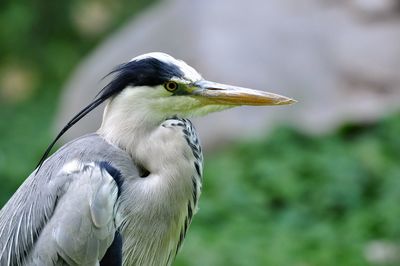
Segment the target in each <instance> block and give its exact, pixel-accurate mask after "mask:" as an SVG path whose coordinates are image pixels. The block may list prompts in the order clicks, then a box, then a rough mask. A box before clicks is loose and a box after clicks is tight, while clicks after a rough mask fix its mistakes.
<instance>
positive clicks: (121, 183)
mask: <svg viewBox="0 0 400 266" xmlns="http://www.w3.org/2000/svg"><path fill="white" fill-rule="evenodd" d="M111 74H112V75H114V78H113V79H112V80H111V82H110V83H109V84H108V85H106V86H105V87H104V88H103V89H102V90H101V91H100V93H99V95H98V96H97V97H96V98H95V99H94V100H93V102H91V103H90V104H89V105H88V106H86V107H85V108H83V109H82V110H81V111H80V112H78V113H77V115H75V116H74V117H73V118H72V119H71V120H70V121H69V122H68V123H67V125H66V126H65V127H64V128H63V129H62V130H61V132H60V133H59V134H58V135H57V136H56V138H55V140H54V141H53V142H52V143H51V144H50V146H49V147H48V148H47V150H46V151H45V153H44V156H43V157H42V160H41V161H40V163H39V166H38V168H37V169H36V170H35V171H34V172H33V173H32V174H31V175H30V176H29V177H28V179H27V180H26V181H25V182H24V183H23V184H22V185H21V187H20V188H19V189H18V191H17V192H16V193H15V194H14V195H13V196H12V198H11V199H10V200H9V201H8V203H7V204H6V205H5V206H4V207H3V208H2V209H1V210H0V266H14V265H46V266H47V265H49V266H50V265H88V266H90V265H99V264H100V265H101V266H103V265H110V264H111V265H120V264H122V263H123V264H124V265H144V266H152V265H155V266H159V265H171V264H172V262H173V260H174V258H175V256H176V254H177V252H178V250H179V248H180V246H181V244H182V241H183V239H184V238H185V235H186V232H187V230H188V227H189V225H190V223H191V220H192V216H193V215H194V213H195V212H196V209H197V203H198V200H199V196H200V192H201V185H202V178H201V176H202V167H203V166H202V163H203V156H202V152H201V147H200V144H199V141H198V138H197V135H196V131H195V130H194V128H193V126H192V124H191V122H190V121H189V120H187V119H184V118H185V117H192V116H200V115H205V114H207V113H210V112H215V111H220V110H224V109H227V108H231V107H234V106H238V105H244V104H247V105H281V104H289V103H293V102H294V101H293V100H292V99H289V98H286V97H284V96H280V95H276V94H272V93H267V92H262V91H255V90H251V89H247V88H241V87H235V86H229V85H224V84H219V83H215V82H210V81H206V80H204V79H203V78H202V77H201V75H200V74H199V73H198V72H197V71H196V70H194V69H193V68H192V67H190V66H188V65H187V64H186V63H185V62H183V61H181V60H176V59H175V58H173V57H171V56H169V55H167V54H163V53H149V54H144V55H141V56H138V57H135V58H133V59H132V60H131V61H130V62H128V63H124V64H122V65H120V66H118V67H117V68H116V69H115V70H114V71H113V72H111ZM105 101H107V105H106V108H105V110H104V115H103V121H102V124H101V126H100V128H99V130H98V131H97V133H95V134H91V135H86V136H84V137H81V138H79V139H76V140H74V141H72V142H70V143H68V144H66V145H65V146H63V147H62V148H61V149H59V150H58V151H57V152H56V153H54V154H53V155H52V156H51V157H50V158H48V159H47V160H46V161H44V159H45V158H46V157H47V155H48V154H49V152H50V150H51V148H52V146H53V145H54V143H55V142H56V141H57V139H59V138H60V136H62V134H64V132H65V131H67V130H68V129H69V128H70V127H71V126H73V125H74V124H75V123H76V122H78V121H79V120H80V119H81V118H82V117H84V116H85V115H86V114H88V113H89V112H90V111H91V110H93V109H94V108H96V107H97V106H99V105H100V104H101V103H103V102H105ZM171 117H172V118H171ZM43 161H44V162H43Z"/></svg>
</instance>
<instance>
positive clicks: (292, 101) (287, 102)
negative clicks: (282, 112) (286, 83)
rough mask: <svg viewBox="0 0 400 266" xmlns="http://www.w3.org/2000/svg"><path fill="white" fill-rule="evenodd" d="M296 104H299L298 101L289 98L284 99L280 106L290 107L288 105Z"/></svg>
mask: <svg viewBox="0 0 400 266" xmlns="http://www.w3.org/2000/svg"><path fill="white" fill-rule="evenodd" d="M294 103H297V100H295V99H292V98H288V97H283V98H282V99H281V100H280V101H279V103H278V105H288V104H294Z"/></svg>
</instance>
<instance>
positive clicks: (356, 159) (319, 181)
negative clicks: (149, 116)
mask: <svg viewBox="0 0 400 266" xmlns="http://www.w3.org/2000/svg"><path fill="white" fill-rule="evenodd" d="M0 23H1V24H0V25H2V27H0V59H1V60H0V183H1V186H0V206H1V205H2V204H4V203H5V202H6V201H7V199H8V198H9V197H10V196H11V195H12V193H13V192H14V191H15V190H16V189H17V187H18V186H19V184H20V183H21V182H23V180H24V179H25V178H26V176H27V175H28V174H29V173H30V172H31V171H32V169H34V167H35V165H36V163H37V161H38V159H39V158H40V157H41V154H42V152H43V151H44V149H45V147H46V145H47V144H48V143H49V142H50V140H51V138H52V137H53V136H54V135H55V132H56V130H57V129H59V128H60V127H61V126H62V125H64V124H65V123H66V121H68V120H69V118H70V117H72V115H73V114H75V113H76V112H77V111H78V110H80V109H81V108H82V107H83V106H85V105H86V104H87V103H88V102H89V101H90V100H91V99H92V98H93V97H94V95H95V94H96V93H97V91H99V90H100V89H101V88H102V86H104V84H106V82H107V80H103V81H102V80H101V77H103V76H104V75H106V74H107V73H108V72H109V71H110V70H111V69H112V68H113V66H115V65H117V64H119V63H121V62H124V61H127V60H129V59H130V58H132V57H134V56H136V55H138V54H141V53H144V52H149V51H164V52H167V53H170V54H172V55H173V56H175V57H177V58H181V59H183V60H185V61H186V62H188V63H189V64H190V65H192V66H194V67H195V68H196V69H197V70H199V71H200V72H201V73H202V74H203V76H204V77H206V78H207V79H211V80H215V81H219V82H224V83H228V84H229V83H231V84H235V85H241V86H248V87H252V88H256V89H265V90H268V91H273V92H277V93H281V94H284V95H287V96H291V97H294V98H296V99H297V100H299V103H298V104H296V105H293V106H290V107H273V108H272V107H271V108H244V107H243V108H238V109H235V110H229V111H225V112H221V113H217V114H212V115H210V116H209V117H206V118H199V119H196V121H195V123H196V125H197V128H198V130H199V131H200V136H201V138H202V142H203V144H204V145H205V146H206V147H207V151H209V152H208V154H207V155H206V159H207V160H206V163H205V186H204V193H203V197H202V201H201V203H200V212H199V214H198V215H197V217H196V219H195V220H194V223H193V225H192V228H191V230H190V233H189V234H188V237H187V239H186V241H185V245H184V247H183V250H182V252H181V254H180V255H179V256H178V259H177V262H176V265H310V266H311V265H400V258H399V256H398V251H399V250H400V226H399V224H400V223H399V217H400V208H399V206H398V202H399V200H400V165H399V163H398V162H399V160H400V140H399V138H398V135H399V132H400V113H399V111H400V110H399V109H400V75H399V74H398V71H399V69H400V1H398V0H319V1H317V0H280V1H278V0H275V1H262V0H253V1H236V0H233V1H232V0H230V1H228V0H218V1H211V0H204V1H199V0H197V1H196V0H164V1H161V0H160V1H157V2H156V1H144V0H141V1H125V0H119V1H110V0H90V1H65V2H59V3H55V2H51V1H44V0H42V1H39V0H35V1H31V2H29V3H25V2H23V1H10V0H5V1H3V2H2V3H1V4H0ZM101 112H102V110H101V108H99V109H98V110H97V111H96V112H94V113H93V114H91V115H89V117H87V118H85V119H83V120H82V121H81V122H80V123H78V124H77V126H75V127H74V128H73V129H72V130H71V132H70V133H68V134H67V136H66V138H65V139H64V141H66V140H68V139H71V138H74V137H76V136H78V135H81V134H84V133H85V132H90V131H93V130H96V129H97V127H98V126H99V123H100V119H101ZM60 145H61V144H60ZM211 151H212V152H211Z"/></svg>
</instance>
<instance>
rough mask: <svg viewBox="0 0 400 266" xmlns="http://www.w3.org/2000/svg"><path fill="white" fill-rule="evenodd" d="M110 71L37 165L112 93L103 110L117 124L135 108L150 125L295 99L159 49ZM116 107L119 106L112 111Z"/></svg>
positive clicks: (286, 102)
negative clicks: (228, 79)
mask: <svg viewBox="0 0 400 266" xmlns="http://www.w3.org/2000/svg"><path fill="white" fill-rule="evenodd" d="M109 75H111V76H113V78H112V80H111V81H110V82H109V83H108V84H107V85H106V86H105V87H104V88H103V89H102V90H101V91H100V93H99V94H98V95H97V97H96V98H95V100H94V101H93V102H91V103H90V104H89V105H87V106H86V107H85V108H83V109H82V110H81V111H80V112H79V113H78V114H76V115H75V116H74V117H73V118H72V119H71V120H70V121H69V122H68V123H67V125H66V126H65V127H64V128H63V129H62V130H61V132H60V133H59V134H58V135H57V136H56V138H55V139H54V140H53V142H51V144H50V145H49V147H48V148H47V149H46V151H45V153H44V155H43V156H42V158H41V160H40V161H39V164H38V169H39V168H40V166H41V165H42V163H43V162H44V160H45V159H46V158H47V156H48V155H49V153H50V151H51V149H52V147H53V146H54V144H55V143H56V142H57V140H58V139H59V138H60V137H61V136H62V135H63V134H64V133H65V132H66V131H67V130H68V129H69V128H71V127H72V126H73V125H74V124H75V123H76V122H78V121H79V120H80V119H82V118H83V117H84V116H86V115H87V114H88V113H89V112H90V111H92V110H93V109H94V108H96V107H97V106H99V105H100V104H101V103H102V102H104V101H105V100H108V99H109V100H110V101H109V104H108V105H107V107H106V111H105V114H106V113H109V114H110V113H111V114H110V116H111V117H113V120H114V121H116V122H115V123H112V124H113V125H115V124H124V125H126V124H129V123H130V122H131V120H132V117H134V116H135V114H136V116H137V117H136V118H138V117H139V118H140V121H142V122H143V121H145V122H146V123H145V124H147V125H149V124H154V123H155V124H156V123H157V122H160V121H162V120H163V119H165V118H168V117H171V116H180V117H192V116H199V115H205V114H207V113H210V112H215V111H219V110H223V109H227V108H231V107H235V106H240V105H283V104H291V103H294V102H295V100H293V99H290V98H287V97H285V96H281V95H278V94H274V93H269V92H264V91H257V90H252V89H247V88H242V87H236V86H231V85H225V84H219V83H216V82H211V81H207V80H205V79H203V78H202V76H201V75H200V74H199V73H198V72H197V71H196V70H194V69H193V68H192V67H191V66H189V65H187V64H186V63H185V62H183V61H181V60H177V59H175V58H173V57H172V56H170V55H167V54H164V53H159V52H156V53H148V54H144V55H140V56H138V57H135V58H133V59H132V60H131V61H129V62H128V63H125V64H122V65H119V66H118V67H116V68H115V69H114V70H113V71H112V72H111V73H110V74H109ZM115 110H117V112H114V113H113V111H115ZM116 113H118V114H121V113H122V114H124V116H123V118H122V119H123V120H126V121H125V123H122V122H123V121H121V117H119V116H116V115H113V114H116ZM129 118H131V120H130V119H129ZM136 121H137V120H136ZM103 122H104V120H103ZM120 122H121V123H120ZM152 122H153V123H152ZM142 124H143V123H142ZM110 130H112V129H110Z"/></svg>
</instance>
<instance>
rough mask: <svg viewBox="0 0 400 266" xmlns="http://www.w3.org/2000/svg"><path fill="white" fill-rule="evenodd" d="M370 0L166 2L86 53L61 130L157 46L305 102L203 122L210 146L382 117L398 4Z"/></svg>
mask: <svg viewBox="0 0 400 266" xmlns="http://www.w3.org/2000/svg"><path fill="white" fill-rule="evenodd" d="M366 2H369V4H368V3H366ZM366 2H363V1H359V0H353V1H340V0H325V1H317V0H307V1H306V0H274V1H272V0H271V1H263V0H253V1H238V0H220V1H212V0H203V1H195V0H169V1H163V2H160V3H159V4H158V5H157V6H154V7H153V8H152V9H149V10H147V11H146V12H144V13H142V15H141V16H140V17H137V18H135V19H134V20H132V21H131V22H129V23H128V24H127V25H126V26H125V27H123V28H122V29H120V30H119V31H118V32H116V33H114V34H113V35H112V36H110V37H109V39H108V40H106V41H105V42H104V43H103V44H101V45H100V47H98V48H97V49H96V50H95V51H94V52H93V53H92V54H91V55H90V56H89V57H88V58H86V59H85V60H83V62H82V63H81V65H80V66H79V67H78V68H77V69H76V71H75V73H73V75H72V77H71V79H70V80H69V81H68V83H67V84H66V86H65V89H64V94H63V97H62V103H61V107H60V112H59V115H58V118H57V121H58V123H57V128H61V126H62V125H64V124H65V122H66V121H67V120H69V118H70V117H72V115H73V114H74V113H76V112H77V111H78V110H79V109H81V108H82V107H83V106H84V105H86V104H87V103H88V102H89V101H90V100H91V99H92V98H93V97H94V95H95V94H96V93H97V91H99V90H100V89H101V88H102V86H104V84H105V81H103V82H99V81H100V78H101V77H102V76H104V75H105V74H107V73H108V72H109V71H110V70H111V69H112V67H113V66H115V65H117V64H119V63H121V62H124V61H127V60H129V59H130V58H132V57H134V56H136V55H139V54H142V53H145V52H150V51H163V52H166V53H170V54H171V55H173V56H174V57H176V58H181V59H183V60H185V61H186V62H188V63H189V64H190V65H192V66H194V67H195V68H196V69H197V70H199V71H200V72H201V73H202V74H203V76H204V77H206V78H207V79H211V80H214V81H218V82H224V83H228V84H235V85H240V86H246V87H251V88H255V89H265V90H268V91H272V92H276V93H280V94H283V95H286V96H290V97H293V98H295V99H297V100H298V101H299V102H298V103H297V104H295V105H293V106H283V107H270V108H245V107H242V108H237V109H233V110H228V111H225V112H222V113H217V114H213V115H210V116H208V117H206V118H198V119H196V120H195V123H196V125H197V128H198V129H199V131H200V135H201V137H202V140H203V143H204V144H205V145H206V147H208V148H209V147H211V146H214V145H215V144H216V143H224V142H225V141H228V140H232V139H235V138H237V137H239V136H249V135H260V134H265V132H266V130H268V129H270V128H272V127H273V125H275V124H282V123H284V124H292V125H294V126H297V127H299V128H301V129H302V130H306V131H308V132H312V133H321V132H326V131H329V130H331V129H333V128H335V127H337V126H338V125H340V124H342V123H343V122H350V121H370V120H375V119H378V118H380V117H381V116H382V115H385V114H386V113H387V112H391V111H393V110H396V109H398V107H399V103H400V88H399V87H400V75H399V74H398V71H399V69H400V14H399V13H398V8H397V6H398V3H399V1H395V0H393V1H392V0H385V1H382V3H378V2H376V1H374V0H369V1H366ZM382 14H384V15H382ZM101 111H102V110H101V108H99V109H98V110H97V111H96V112H94V113H93V114H91V115H90V116H89V117H88V118H85V119H84V120H83V121H82V122H80V123H78V124H77V125H76V126H75V127H74V128H73V129H72V130H71V132H70V133H69V134H68V137H67V138H68V139H69V138H72V137H76V136H78V135H81V134H83V133H84V132H89V131H93V130H95V129H96V128H97V127H98V126H99V125H100V120H101ZM221 141H222V142H221Z"/></svg>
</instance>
